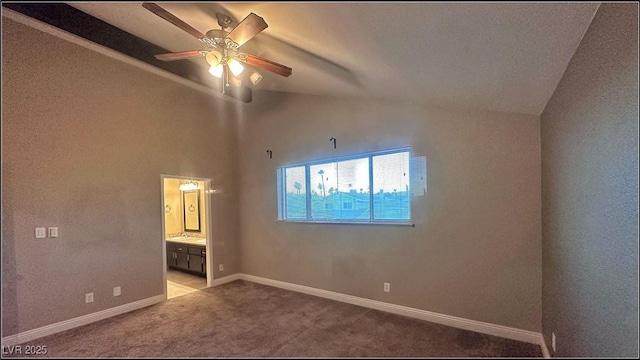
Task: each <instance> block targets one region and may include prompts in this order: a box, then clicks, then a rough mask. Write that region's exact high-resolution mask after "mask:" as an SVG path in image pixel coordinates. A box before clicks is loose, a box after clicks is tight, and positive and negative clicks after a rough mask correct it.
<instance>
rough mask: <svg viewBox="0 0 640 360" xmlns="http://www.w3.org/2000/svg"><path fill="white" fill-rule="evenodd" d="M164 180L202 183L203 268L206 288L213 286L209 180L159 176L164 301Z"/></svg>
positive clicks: (165, 259)
mask: <svg viewBox="0 0 640 360" xmlns="http://www.w3.org/2000/svg"><path fill="white" fill-rule="evenodd" d="M165 179H178V180H195V181H203V182H204V208H205V211H206V212H205V213H206V217H205V221H206V224H207V225H206V226H207V239H206V242H205V251H206V252H207V258H206V263H205V266H206V267H207V287H211V286H212V284H213V240H212V239H213V231H212V228H211V222H212V221H211V194H212V190H211V179H209V178H200V177H195V176H182V175H168V174H160V197H161V199H162V201H161V205H162V206H161V207H160V209H161V214H162V216H161V219H162V231H161V233H162V241H161V243H162V280H163V288H164V290H163V291H164V299H165V300H167V242H166V240H167V239H166V232H165V220H164V217H165V215H164V214H165V212H164V209H165V203H164V180H165Z"/></svg>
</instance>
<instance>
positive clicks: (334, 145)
mask: <svg viewBox="0 0 640 360" xmlns="http://www.w3.org/2000/svg"><path fill="white" fill-rule="evenodd" d="M329 141H333V148H334V149H335V148H336V138H334V137H332V138H331V139H329Z"/></svg>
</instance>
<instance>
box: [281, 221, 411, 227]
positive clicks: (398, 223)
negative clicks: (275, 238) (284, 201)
mask: <svg viewBox="0 0 640 360" xmlns="http://www.w3.org/2000/svg"><path fill="white" fill-rule="evenodd" d="M276 222H277V223H294V224H296V223H297V224H333V225H387V226H410V227H416V225H415V224H414V223H412V222H410V221H329V220H276Z"/></svg>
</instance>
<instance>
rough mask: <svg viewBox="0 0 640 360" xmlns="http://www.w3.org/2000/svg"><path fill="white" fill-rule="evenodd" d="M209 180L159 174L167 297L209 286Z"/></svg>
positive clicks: (210, 258) (211, 275) (210, 256)
mask: <svg viewBox="0 0 640 360" xmlns="http://www.w3.org/2000/svg"><path fill="white" fill-rule="evenodd" d="M210 189H211V180H210V179H205V178H194V177H184V176H176V175H161V190H162V209H163V212H162V213H163V216H162V230H163V231H162V234H163V237H162V248H163V254H164V256H163V257H164V261H163V264H164V266H163V274H164V294H165V296H166V298H167V299H171V298H174V297H178V296H182V295H186V294H190V293H192V292H195V291H199V290H202V289H205V288H207V287H209V286H211V282H212V281H213V271H212V264H213V252H212V251H211V250H212V241H211V234H212V231H211V216H210V214H211V197H210V194H211V191H210Z"/></svg>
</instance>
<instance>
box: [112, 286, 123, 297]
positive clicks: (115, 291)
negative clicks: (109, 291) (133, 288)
mask: <svg viewBox="0 0 640 360" xmlns="http://www.w3.org/2000/svg"><path fill="white" fill-rule="evenodd" d="M120 294H122V291H121V290H120V286H116V287H114V288H113V296H120Z"/></svg>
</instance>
